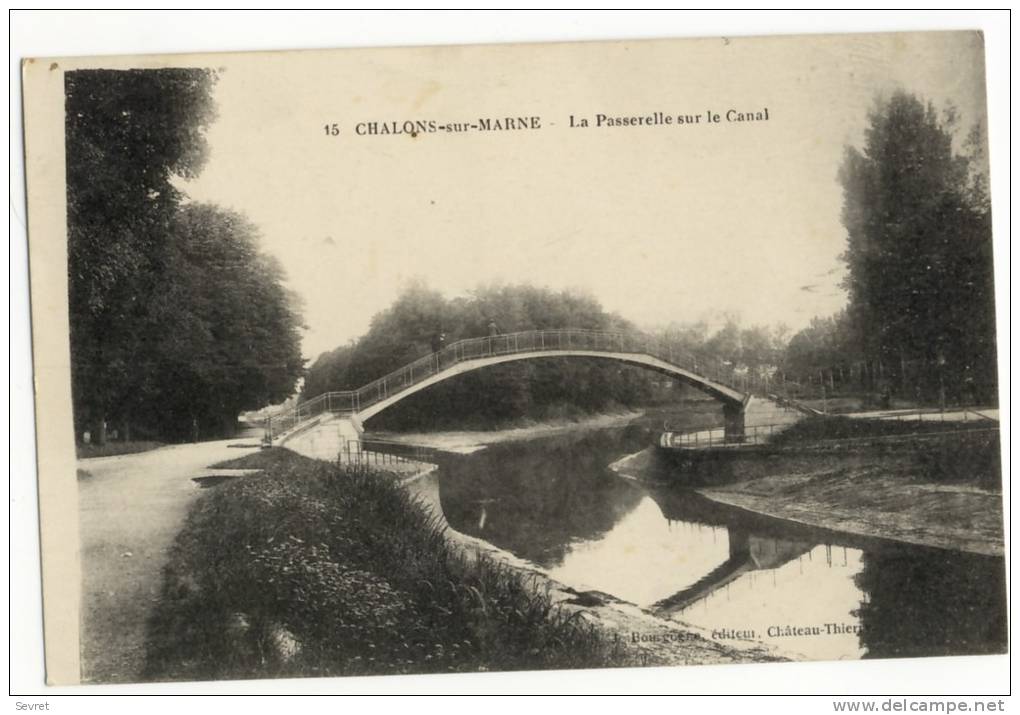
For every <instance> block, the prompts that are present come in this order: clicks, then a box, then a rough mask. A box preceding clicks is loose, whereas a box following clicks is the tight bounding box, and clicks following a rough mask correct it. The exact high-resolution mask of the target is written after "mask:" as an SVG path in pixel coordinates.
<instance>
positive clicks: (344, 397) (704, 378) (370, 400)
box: [266, 329, 806, 451]
mask: <svg viewBox="0 0 1020 715" xmlns="http://www.w3.org/2000/svg"><path fill="white" fill-rule="evenodd" d="M548 358H582V359H601V360H614V361H616V362H619V363H623V364H627V365H633V366H636V367H640V368H644V369H647V370H653V371H655V372H658V373H661V374H664V375H667V376H669V377H671V378H673V379H675V380H678V381H680V382H682V383H684V384H687V385H690V386H691V387H694V388H696V389H698V390H701V391H702V392H705V393H707V394H708V395H710V396H712V397H713V398H715V399H716V400H718V401H719V402H720V403H721V404H722V408H723V417H724V421H725V428H724V429H723V434H724V435H725V441H727V442H730V443H737V442H742V441H743V440H744V437H745V428H746V425H747V424H748V422H749V420H750V421H751V422H756V423H758V424H766V423H772V422H777V421H787V420H789V421H794V420H796V419H799V418H800V417H801V416H802V414H803V412H805V411H806V410H805V409H804V408H799V407H797V406H795V405H792V404H791V403H789V402H787V401H786V400H784V399H783V398H781V397H780V396H779V394H778V392H780V391H781V390H780V389H779V388H780V387H781V386H780V385H778V384H776V383H775V382H774V381H773V380H771V379H770V378H769V377H768V376H767V375H755V374H754V373H752V372H750V371H740V370H737V369H735V368H734V367H733V366H732V365H730V364H729V363H727V362H724V361H722V360H718V359H714V358H706V357H703V356H696V355H692V354H690V353H688V352H685V351H683V350H681V349H680V348H679V347H678V346H676V345H673V344H670V343H668V342H664V341H662V340H658V339H655V338H650V337H648V336H644V335H639V334H633V333H623V332H612V331H598V330H576V329H565V330H530V331H525V332H520V333H510V334H507V335H496V336H491V337H486V338H472V339H468V340H460V341H457V342H455V343H452V344H451V345H449V346H447V347H445V348H444V349H442V350H440V351H439V352H434V353H431V354H429V355H425V356H423V357H421V358H419V359H418V360H415V361H414V362H412V363H410V364H408V365H405V366H403V367H401V368H399V369H397V370H394V371H393V372H391V373H389V374H387V375H384V376H383V377H381V378H379V379H377V380H373V381H372V382H370V383H368V384H367V385H365V386H363V387H361V388H359V389H357V390H348V391H341V392H327V393H324V394H322V395H319V396H318V397H315V398H313V399H311V400H307V401H305V402H302V403H301V404H299V405H298V406H297V407H295V408H294V409H293V410H290V411H288V412H285V413H282V414H279V415H275V416H273V417H271V418H270V419H269V420H268V421H267V423H266V432H267V439H268V440H269V441H279V442H283V441H286V442H288V446H292V445H291V441H292V440H294V439H295V438H296V437H298V435H299V434H300V433H303V432H305V431H308V430H310V429H314V428H317V427H318V426H319V425H324V424H326V423H327V422H328V423H330V427H329V428H328V429H327V430H326V432H327V433H328V434H335V435H337V437H338V441H337V445H336V448H337V449H336V451H339V447H340V444H342V443H343V440H348V439H357V438H358V437H359V436H360V434H361V432H362V427H361V425H362V424H363V423H364V422H365V421H366V420H368V419H371V418H372V417H374V416H375V415H377V414H379V413H380V412H382V411H383V410H385V409H387V408H389V407H391V406H393V405H395V404H396V403H398V402H400V401H401V400H404V399H406V398H407V397H410V396H411V395H413V394H415V393H417V392H419V391H421V390H424V389H427V388H428V387H431V386H432V385H435V384H437V383H440V382H443V381H444V380H448V379H451V378H454V377H456V376H458V375H463V374H464V373H467V372H471V371H474V370H480V369H483V368H486V367H491V366H493V365H501V364H506V363H510V362H517V361H522V360H539V359H548ZM777 415H782V416H783V419H782V420H777V419H776V416H777ZM319 441H320V442H321V435H320V440H319ZM292 448H294V447H293V446H292ZM298 451H300V449H298Z"/></svg>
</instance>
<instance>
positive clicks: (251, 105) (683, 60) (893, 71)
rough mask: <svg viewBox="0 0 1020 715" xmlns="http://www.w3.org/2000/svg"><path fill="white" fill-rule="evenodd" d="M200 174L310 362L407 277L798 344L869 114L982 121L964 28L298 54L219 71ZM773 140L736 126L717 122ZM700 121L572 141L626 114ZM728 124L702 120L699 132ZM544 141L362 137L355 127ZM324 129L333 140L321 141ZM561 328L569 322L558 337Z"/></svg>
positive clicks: (834, 258) (602, 132) (200, 195)
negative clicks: (526, 286)
mask: <svg viewBox="0 0 1020 715" xmlns="http://www.w3.org/2000/svg"><path fill="white" fill-rule="evenodd" d="M217 62H218V67H217V69H218V74H219V80H218V82H217V84H216V87H215V91H214V94H215V100H216V103H217V106H218V118H217V120H216V121H215V123H214V124H212V125H211V126H210V127H209V129H208V132H207V141H208V145H209V159H208V162H207V164H206V166H205V168H204V170H203V171H202V173H201V174H200V176H199V177H198V178H197V179H194V180H191V181H187V182H182V184H181V186H182V188H183V189H184V191H185V192H186V193H187V194H188V195H189V197H190V198H191V199H192V200H194V201H205V202H212V203H215V204H218V205H220V206H223V207H225V208H231V209H234V210H237V211H239V212H242V213H243V214H245V215H246V216H247V217H248V218H249V219H250V220H251V221H252V222H253V223H254V224H255V225H256V226H257V227H258V228H259V230H260V233H261V241H262V247H263V249H264V250H265V251H266V252H267V253H270V254H272V255H274V256H276V257H278V258H279V260H280V261H281V263H282V265H283V267H284V270H285V271H286V274H287V281H288V285H289V286H290V287H291V288H292V289H293V290H294V291H296V292H297V294H298V295H299V296H301V299H302V301H303V306H304V319H305V323H306V324H307V330H306V331H305V334H304V342H303V351H304V354H305V356H306V357H308V358H310V359H314V358H315V356H317V355H318V354H319V353H321V352H322V351H324V350H329V349H332V348H334V347H336V346H338V345H341V344H344V343H346V342H348V341H350V340H352V339H356V338H357V337H359V336H360V335H362V334H363V333H364V332H365V331H366V330H367V328H368V326H369V323H370V320H371V318H372V316H373V315H375V314H376V313H378V312H380V311H381V310H384V309H385V308H386V307H388V306H389V305H390V304H391V303H392V302H393V301H394V299H395V298H396V297H397V296H398V295H399V293H400V292H401V291H402V290H403V289H404V288H406V287H407V286H408V285H409V284H411V283H412V282H414V281H424V282H425V283H426V284H427V285H428V286H429V287H431V288H433V289H436V290H438V291H440V292H441V293H443V294H444V295H446V296H447V297H453V296H457V295H464V294H466V293H468V292H469V291H470V290H472V289H473V288H476V287H478V286H480V285H490V284H515V283H531V284H534V285H539V286H545V287H548V288H551V289H554V290H564V289H575V290H580V291H583V292H586V293H588V294H591V295H593V296H594V297H596V298H597V299H598V300H599V301H600V302H601V303H602V305H603V306H604V307H605V308H606V309H607V310H610V311H613V312H616V313H619V314H620V315H622V316H623V317H625V318H627V319H629V320H631V321H633V322H635V323H636V324H638V325H639V326H642V327H645V328H653V327H656V326H661V325H664V324H667V323H670V322H674V321H675V322H693V321H697V320H707V321H708V322H709V323H710V324H712V325H718V324H719V322H720V320H721V319H722V316H723V315H725V314H736V315H737V316H739V317H740V319H741V320H742V321H743V322H744V323H745V324H776V323H785V324H786V325H788V326H789V327H790V328H792V329H794V330H797V329H799V328H802V327H804V326H805V325H806V324H807V323H808V322H809V321H810V320H811V318H813V317H815V316H820V315H829V314H831V313H833V312H835V311H836V310H838V309H840V308H841V307H843V305H845V302H846V294H845V292H844V291H843V290H842V289H841V288H840V287H839V284H840V281H841V280H842V278H843V276H844V267H843V264H842V263H841V261H840V260H839V255H840V254H841V253H842V251H843V250H844V247H845V240H846V237H845V231H844V230H843V227H842V225H841V223H840V208H841V203H842V190H841V187H840V185H839V183H838V180H837V172H838V169H839V165H840V163H841V161H842V157H843V154H844V151H845V147H846V146H847V145H854V146H860V145H861V144H862V137H863V129H864V127H865V125H866V121H867V113H868V110H869V108H870V107H871V106H872V104H873V102H874V100H875V97H876V95H881V94H888V93H890V92H891V91H893V90H895V89H901V88H902V89H906V90H908V91H910V92H913V93H915V94H917V95H919V96H921V97H923V98H925V99H927V100H930V101H932V102H933V103H934V104H935V105H936V107H942V106H944V105H945V103H946V102H947V101H949V102H952V103H953V104H955V105H956V106H957V107H958V108H959V110H960V112H961V118H962V123H963V124H964V126H966V125H969V124H971V123H973V122H975V121H978V120H981V119H983V117H984V111H985V109H984V108H985V95H984V84H983V82H984V80H983V45H982V41H981V37H980V35H978V34H976V33H928V34H884V35H843V36H838V35H829V36H814V37H799V38H793V37H786V38H783V37H770V38H734V39H730V40H727V39H723V38H718V39H708V40H677V41H645V42H630V43H616V44H603V43H575V44H549V45H518V46H515V47H514V46H511V47H507V46H495V47H494V46H489V47H486V46H468V47H445V48H442V47H439V48H437V47H431V48H415V49H380V50H368V51H366V50H341V51H329V52H320V51H305V52H294V53H261V54H249V55H224V56H219V57H217ZM766 108H767V109H768V114H769V119H768V121H757V122H727V121H726V119H725V114H726V112H727V111H728V110H730V109H735V110H737V111H740V112H751V113H753V112H761V111H763V110H764V109H766ZM653 112H662V113H663V115H671V116H673V117H674V118H675V117H677V116H678V115H681V114H683V115H699V116H700V117H701V119H700V121H699V123H698V124H693V125H687V124H685V125H677V124H675V123H674V124H672V125H659V126H638V127H591V126H590V127H588V128H571V127H570V126H569V124H570V117H571V115H573V116H574V118H575V123H579V121H580V119H581V118H586V119H588V121H589V122H591V123H594V121H593V120H594V118H595V116H596V115H597V114H599V113H601V114H605V115H607V116H615V117H629V116H647V115H649V114H651V113H653ZM708 112H714V113H717V114H719V115H720V118H721V121H720V122H719V123H711V124H710V123H707V122H706V120H705V115H706V114H707V113H708ZM505 116H514V117H517V116H538V117H540V118H541V119H540V121H541V124H542V129H540V130H531V131H508V132H477V131H472V132H467V133H453V134H447V133H443V132H439V133H434V134H430V133H422V134H418V135H417V136H415V137H411V136H409V135H406V134H403V135H389V136H358V135H357V133H356V128H357V126H358V125H359V124H360V123H363V122H371V121H376V122H393V121H396V122H397V123H402V122H403V121H405V120H411V121H415V120H423V121H428V120H434V121H436V122H437V123H438V124H445V123H447V122H468V123H469V122H477V120H478V118H480V117H491V118H498V117H505ZM333 123H336V124H337V126H338V129H339V134H338V135H337V136H333V135H332V134H330V133H328V132H327V131H326V130H325V127H326V126H327V125H332V124H333ZM564 327H569V326H564Z"/></svg>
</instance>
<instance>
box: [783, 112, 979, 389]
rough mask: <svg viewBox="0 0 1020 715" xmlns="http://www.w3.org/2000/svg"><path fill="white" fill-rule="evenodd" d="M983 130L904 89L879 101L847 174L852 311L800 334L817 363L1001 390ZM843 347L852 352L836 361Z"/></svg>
mask: <svg viewBox="0 0 1020 715" xmlns="http://www.w3.org/2000/svg"><path fill="white" fill-rule="evenodd" d="M986 171H987V157H986V153H985V139H984V136H983V133H982V131H981V128H980V127H975V128H974V129H973V130H972V131H971V132H970V133H969V134H968V135H967V136H966V138H965V139H963V140H962V141H961V140H960V139H959V137H958V136H957V120H956V116H955V113H954V112H952V111H947V112H946V113H944V114H943V115H942V116H939V115H938V114H937V113H936V111H935V109H934V108H933V107H932V105H931V104H925V103H923V102H922V101H921V100H919V99H918V98H916V97H914V96H912V95H909V94H906V93H904V92H898V93H895V94H893V95H892V96H891V97H889V98H888V99H886V100H884V101H880V102H878V103H877V104H876V107H875V109H874V110H873V111H872V113H871V115H870V117H869V126H868V129H867V131H866V134H865V141H864V147H863V148H861V149H857V148H853V147H848V148H847V151H846V156H845V158H844V161H843V165H842V167H841V169H840V173H839V178H840V181H841V183H842V185H843V191H844V202H843V223H844V225H845V226H846V230H847V251H846V253H845V255H844V259H845V260H846V262H847V266H848V269H849V272H848V278H847V283H846V286H847V288H848V289H849V292H850V304H849V307H848V310H847V313H846V314H845V315H842V316H837V317H836V318H835V319H833V320H831V321H829V322H828V324H825V323H818V324H813V325H812V326H811V327H810V328H809V329H808V330H806V331H804V332H803V333H802V334H801V335H798V336H796V337H795V339H794V341H792V342H791V352H792V353H793V357H794V360H795V361H796V362H797V363H798V365H797V367H799V368H800V369H801V370H802V371H803V370H804V368H805V367H806V365H805V363H806V362H808V361H809V360H810V358H809V353H810V351H811V350H814V351H815V352H816V355H815V356H814V359H815V362H816V365H817V366H825V367H826V368H833V367H834V366H836V365H839V366H840V372H841V373H842V374H843V376H844V377H845V376H846V375H847V374H852V373H853V372H854V370H853V368H854V366H856V376H855V379H856V380H857V381H859V382H862V383H863V384H865V385H866V386H868V387H871V388H873V389H878V390H883V391H885V392H893V393H896V394H900V395H903V396H907V397H910V398H914V399H918V400H921V401H935V400H944V399H950V400H959V401H975V400H982V401H984V400H995V397H996V354H995V307H994V288H993V271H992V241H991V215H990V207H989V200H988V191H987V177H986V173H985V172H986ZM833 348H836V351H837V352H838V353H839V354H842V360H838V361H833V357H834V355H832V354H831V351H832V350H833Z"/></svg>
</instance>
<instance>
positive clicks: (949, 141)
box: [303, 92, 997, 429]
mask: <svg viewBox="0 0 1020 715" xmlns="http://www.w3.org/2000/svg"><path fill="white" fill-rule="evenodd" d="M957 125H958V122H957V117H956V114H955V113H954V112H953V111H952V110H951V109H948V110H946V111H945V112H943V113H942V114H941V115H939V114H938V113H937V112H936V111H935V109H934V108H933V107H932V106H931V105H930V104H926V103H924V102H923V101H922V100H920V99H918V98H916V97H914V96H911V95H909V94H906V93H903V92H899V93H896V94H893V95H892V96H890V97H888V98H886V99H884V100H877V101H876V103H875V107H874V109H873V110H872V112H871V114H870V116H869V118H868V126H867V130H866V132H865V140H864V146H863V148H860V149H859V148H855V147H847V149H846V154H845V157H844V161H843V164H842V167H841V168H840V170H839V172H838V180H839V181H840V182H841V183H842V186H843V190H844V207H843V215H842V220H843V224H844V226H845V228H846V235H847V250H846V252H845V253H844V254H843V256H842V259H843V260H844V262H845V263H846V267H847V273H846V278H845V281H844V287H845V288H846V289H847V291H848V296H849V301H848V306H847V307H846V308H845V309H844V310H842V311H840V312H839V313H838V314H836V315H834V316H829V317H819V318H816V319H814V320H813V321H812V322H811V324H810V325H809V326H808V327H806V328H804V329H803V330H801V331H800V332H798V333H796V334H795V335H793V336H792V337H791V336H790V334H789V331H788V329H787V328H785V327H784V326H782V325H778V326H767V327H766V326H753V327H742V326H741V325H740V324H739V322H738V321H737V320H736V318H735V317H731V318H728V319H727V320H726V321H725V324H724V325H723V327H722V328H720V329H717V330H714V331H711V330H710V329H709V326H708V325H707V324H705V323H688V324H676V325H672V326H670V327H668V328H667V329H666V330H665V333H666V337H667V338H668V339H669V340H670V342H672V343H674V344H677V345H679V346H681V348H686V349H688V350H690V351H691V352H701V353H705V354H708V355H713V356H716V357H720V358H722V359H725V360H728V361H730V362H731V363H732V364H734V365H736V366H739V369H746V370H749V371H756V372H759V373H763V374H765V373H767V374H769V376H770V377H772V378H774V379H778V380H784V381H786V382H787V383H792V384H795V385H797V386H798V388H797V389H799V390H800V391H801V396H802V397H820V396H823V395H825V394H828V395H832V394H852V395H858V396H862V397H864V398H865V402H866V403H870V402H879V403H880V402H883V401H885V400H888V399H889V397H890V396H891V395H896V396H898V397H901V398H903V399H906V400H909V401H911V402H913V403H916V404H938V403H940V402H941V403H944V402H946V401H949V402H956V403H970V404H973V403H976V402H983V403H994V402H995V400H996V396H997V395H996V389H997V388H996V354H995V312H994V290H993V271H992V242H991V220H990V210H989V197H988V183H987V174H986V172H987V154H986V143H985V136H984V133H983V131H982V127H980V126H976V127H974V128H972V129H971V130H970V131H969V132H968V133H967V134H966V135H965V136H960V134H959V127H958V126H957ZM834 178H836V177H834ZM490 320H491V321H494V322H495V323H496V324H497V325H498V327H499V329H500V330H501V331H502V332H513V331H518V330H530V329H541V328H559V327H564V326H569V327H577V328H590V329H598V330H632V329H633V327H634V326H633V325H631V324H629V323H628V322H627V321H626V320H623V319H622V318H620V317H618V316H615V315H610V314H608V313H606V312H605V311H603V310H602V308H601V307H600V306H599V305H598V303H597V302H596V301H595V300H594V299H593V298H590V297H585V296H579V295H575V294H570V293H553V292H551V291H547V290H542V289H537V288H533V287H529V286H512V287H502V288H480V289H478V290H476V291H475V292H474V293H472V294H471V295H470V296H468V297H466V298H458V299H454V300H446V299H444V298H443V297H442V296H441V295H440V294H438V293H436V292H434V291H430V290H429V289H427V288H426V287H424V286H421V285H417V286H414V287H412V288H411V289H409V290H408V291H407V292H405V293H404V295H402V296H401V297H400V298H399V299H398V300H397V301H396V303H395V304H394V305H393V306H392V307H391V308H390V309H388V310H387V311H385V312H383V313H381V314H379V315H377V316H376V317H375V319H374V320H373V322H372V324H371V327H370V329H369V331H368V333H367V334H366V335H365V336H364V337H362V338H361V339H360V340H357V341H355V342H353V343H351V344H350V345H345V346H341V347H339V348H337V349H336V350H333V351H332V352H328V353H325V354H323V355H322V356H320V357H319V359H318V360H317V361H316V362H315V363H314V364H313V365H312V367H311V369H310V370H309V372H308V375H307V379H306V383H305V387H304V392H303V396H304V397H306V398H311V397H315V396H316V395H319V394H321V393H323V392H326V391H328V390H345V389H355V388H357V387H359V386H361V385H363V384H365V383H367V382H369V381H371V380H373V379H375V378H377V377H379V376H380V375H382V374H385V373H386V372H388V371H390V370H392V369H395V368H397V367H399V366H401V365H404V364H406V363H408V362H410V361H412V360H414V359H416V358H418V357H420V356H421V355H423V354H425V353H427V352H429V350H430V349H431V347H430V340H431V337H432V336H433V335H434V334H435V333H436V332H438V331H445V333H446V336H447V340H448V341H453V340H458V339H461V338H467V337H478V336H482V335H486V334H487V332H488V327H487V326H488V323H489V321H490ZM659 380H661V378H657V377H655V376H651V375H649V374H647V373H643V372H641V371H640V370H637V369H632V368H624V367H620V366H618V365H614V364H611V363H601V362H597V361H592V362H590V363H585V362H581V361H569V360H560V361H556V360H549V361H536V362H525V363H512V364H508V365H504V366H499V367H495V368H490V369H487V370H484V371H479V372H476V373H469V374H466V375H464V376H462V377H460V378H458V379H455V380H451V381H448V382H446V383H441V384H440V385H437V386H436V387H434V388H432V389H431V390H429V391H428V394H427V395H425V394H421V395H416V396H414V397H412V398H410V399H408V400H407V401H405V402H403V403H401V404H400V405H399V406H398V407H397V408H395V409H393V410H391V411H387V412H384V413H382V414H381V415H379V417H377V418H376V426H377V427H382V428H391V429H399V428H403V427H411V428H413V427H421V426H424V425H430V426H433V427H440V426H443V425H449V426H461V427H463V426H465V424H466V423H465V421H464V418H463V416H464V415H470V416H471V420H473V422H474V425H475V426H491V425H492V424H498V423H501V422H506V421H512V420H515V419H520V418H522V417H531V418H539V419H541V418H548V417H561V416H569V415H570V414H571V413H577V412H596V411H601V410H605V409H607V408H612V407H616V406H635V405H638V404H647V403H648V402H649V401H654V400H655V399H656V398H661V397H662V394H663V393H662V391H661V390H659V389H658V388H659V387H660V383H659V382H658V381H659Z"/></svg>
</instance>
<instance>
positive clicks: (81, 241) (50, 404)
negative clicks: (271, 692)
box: [22, 29, 1009, 685]
mask: <svg viewBox="0 0 1020 715" xmlns="http://www.w3.org/2000/svg"><path fill="white" fill-rule="evenodd" d="M984 52H985V44H984V37H983V35H982V33H981V32H980V31H972V30H963V29H961V30H959V31H951V32H950V31H944V32H885V33H848V34H817V35H789V36H760V37H705V38H696V39H689V38H685V39H656V40H634V41H626V40H619V41H612V42H576V43H571V42H566V43H534V44H506V45H462V46H429V47H424V46H423V47H403V48H359V49H336V50H330V49H322V50H305V51H295V52H233V53H215V54H201V55H189V54H182V55H133V56H116V55H111V56H101V57H100V56H96V57H78V58H68V57H56V58H49V57H47V58H29V59H26V60H25V61H24V63H23V66H22V72H23V79H24V88H23V89H24V91H23V99H24V104H25V112H24V117H25V142H26V166H27V193H28V235H29V262H30V265H31V276H32V286H31V289H32V306H31V308H32V329H33V340H34V346H33V359H34V368H35V372H34V374H35V385H36V425H37V440H38V459H39V500H40V504H39V509H40V518H41V522H42V525H41V538H42V593H43V608H44V619H45V622H44V626H45V645H46V659H47V682H48V683H50V684H51V685H79V684H80V685H110V684H127V683H131V684H138V683H166V682H195V681H249V680H268V679H281V678H305V679H310V678H338V677H340V678H348V677H354V676H401V675H422V674H428V675H438V674H469V673H471V674H474V673H494V672H511V671H550V670H579V669H582V670H583V669H619V668H645V667H658V668H662V667H669V668H683V669H684V671H683V672H684V673H687V674H688V675H689V674H690V673H691V672H695V671H691V670H690V669H691V668H698V667H699V666H708V665H719V664H723V665H726V664H730V665H733V664H772V666H773V667H776V668H777V670H779V669H781V668H783V667H790V666H789V665H784V664H788V663H790V662H800V661H858V660H875V659H902V658H936V657H949V656H994V655H1001V654H1004V653H1007V652H1008V642H1009V641H1008V622H1007V621H1008V619H1007V610H1008V609H1007V575H1006V564H1005V553H1006V545H1005V536H1004V503H1003V466H1002V447H1001V443H1000V429H999V427H1000V377H999V372H1000V370H1008V365H1005V364H1001V363H1000V360H999V357H998V351H997V349H998V340H997V334H996V305H995V275H994V268H995V261H996V260H1005V259H1006V258H1008V257H1006V256H1000V255H994V256H993V240H992V211H993V208H992V205H991V198H990V196H991V191H990V184H991V181H990V171H989V135H988V113H987V96H986V82H985V55H984ZM999 209H1000V207H999V206H996V207H995V210H996V211H998V210H999ZM1002 209H1003V210H1006V208H1005V207H1002ZM776 664H779V665H776ZM756 667H757V666H756ZM763 667H765V666H764V665H763Z"/></svg>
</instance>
